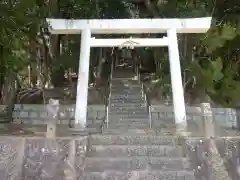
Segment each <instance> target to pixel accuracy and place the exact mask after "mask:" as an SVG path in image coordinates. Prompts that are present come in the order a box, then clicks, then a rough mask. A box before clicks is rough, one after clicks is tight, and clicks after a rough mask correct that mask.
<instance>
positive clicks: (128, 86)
mask: <svg viewBox="0 0 240 180" xmlns="http://www.w3.org/2000/svg"><path fill="white" fill-rule="evenodd" d="M111 88H112V89H117V88H125V89H135V88H142V85H141V84H134V83H125V84H122V83H116V82H115V83H112V86H111Z"/></svg>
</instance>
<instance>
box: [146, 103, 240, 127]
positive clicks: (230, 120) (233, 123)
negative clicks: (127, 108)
mask: <svg viewBox="0 0 240 180" xmlns="http://www.w3.org/2000/svg"><path fill="white" fill-rule="evenodd" d="M212 112H213V117H214V120H215V122H216V123H217V124H218V125H220V126H223V127H230V128H231V127H237V112H236V110H235V109H231V108H212ZM186 113H187V120H193V121H200V120H201V118H202V112H201V108H200V106H199V107H193V106H187V107H186ZM151 114H152V120H158V119H159V120H160V119H163V118H165V119H166V118H167V119H173V118H174V113H173V106H167V105H152V106H151Z"/></svg>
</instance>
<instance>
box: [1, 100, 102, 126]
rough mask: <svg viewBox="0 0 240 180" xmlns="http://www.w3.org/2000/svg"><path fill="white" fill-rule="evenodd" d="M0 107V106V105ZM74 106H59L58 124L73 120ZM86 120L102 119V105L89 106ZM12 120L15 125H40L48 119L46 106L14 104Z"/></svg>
mask: <svg viewBox="0 0 240 180" xmlns="http://www.w3.org/2000/svg"><path fill="white" fill-rule="evenodd" d="M0 106H1V105H0ZM74 113H75V104H71V105H61V106H60V110H59V114H58V119H59V120H58V124H69V122H70V121H71V120H73V119H74ZM87 117H88V119H91V120H96V119H104V118H105V106H104V105H89V106H88V114H87ZM13 118H14V121H15V122H16V123H23V124H34V125H41V124H46V122H47V121H48V119H49V116H48V111H47V106H46V105H43V104H15V108H14V112H13Z"/></svg>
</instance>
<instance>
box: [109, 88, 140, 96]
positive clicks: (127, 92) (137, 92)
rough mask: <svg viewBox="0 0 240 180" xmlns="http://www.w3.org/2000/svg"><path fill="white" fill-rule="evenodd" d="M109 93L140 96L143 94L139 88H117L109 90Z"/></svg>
mask: <svg viewBox="0 0 240 180" xmlns="http://www.w3.org/2000/svg"><path fill="white" fill-rule="evenodd" d="M111 94H114V95H115V96H117V95H123V96H134V95H137V96H140V95H142V94H143V92H142V90H141V89H137V90H126V89H118V90H111Z"/></svg>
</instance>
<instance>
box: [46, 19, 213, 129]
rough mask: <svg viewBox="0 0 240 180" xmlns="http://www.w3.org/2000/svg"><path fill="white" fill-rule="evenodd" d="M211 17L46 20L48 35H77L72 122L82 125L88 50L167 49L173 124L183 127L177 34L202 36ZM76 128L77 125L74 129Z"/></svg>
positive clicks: (182, 95) (86, 88) (184, 113)
mask: <svg viewBox="0 0 240 180" xmlns="http://www.w3.org/2000/svg"><path fill="white" fill-rule="evenodd" d="M211 20H212V18H211V17H204V18H189V19H91V20H66V19H47V22H48V23H49V24H50V31H51V33H52V34H81V48H80V60H79V72H78V85H77V98H76V110H75V123H76V124H80V126H81V127H84V126H85V125H86V114H87V96H88V74H89V73H88V72H89V57H90V48H91V47H116V46H120V47H129V46H130V47H133V46H134V47H146V46H155V47H161V46H168V49H169V63H170V72H171V84H172V93H173V105H174V106H173V107H174V117H175V122H176V124H177V125H180V127H183V128H185V127H186V111H185V102H184V92H183V86H182V77H181V66H180V58H179V50H178V41H177V33H205V32H207V31H208V29H209V28H210V26H211ZM144 33H167V37H164V38H131V39H130V40H129V39H126V38H125V39H116V38H114V39H96V38H94V37H92V34H144ZM77 127H78V126H77Z"/></svg>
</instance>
